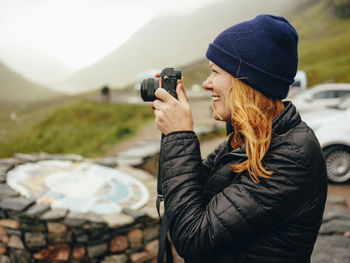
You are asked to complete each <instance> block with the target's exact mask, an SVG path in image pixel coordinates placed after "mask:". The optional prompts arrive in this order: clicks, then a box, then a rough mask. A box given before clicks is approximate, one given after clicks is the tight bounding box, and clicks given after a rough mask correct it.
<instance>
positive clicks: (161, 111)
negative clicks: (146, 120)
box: [151, 80, 193, 135]
mask: <svg viewBox="0 0 350 263" xmlns="http://www.w3.org/2000/svg"><path fill="white" fill-rule="evenodd" d="M176 93H177V98H178V99H175V98H174V97H173V96H171V95H170V94H169V93H168V92H167V91H166V90H165V89H162V88H158V89H157V90H156V92H155V96H156V97H157V98H158V99H157V100H155V101H154V102H152V103H151V107H152V109H153V110H154V114H155V116H156V120H155V121H156V125H157V127H158V129H159V130H160V131H161V132H162V133H163V134H164V135H167V134H168V133H170V132H174V131H193V118H192V111H191V107H190V104H189V103H188V99H187V96H186V92H185V88H184V86H183V83H182V80H180V81H178V84H177V87H176Z"/></svg>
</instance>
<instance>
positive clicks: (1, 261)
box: [0, 255, 11, 263]
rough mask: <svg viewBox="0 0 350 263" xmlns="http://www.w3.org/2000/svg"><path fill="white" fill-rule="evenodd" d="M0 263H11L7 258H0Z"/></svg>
mask: <svg viewBox="0 0 350 263" xmlns="http://www.w3.org/2000/svg"><path fill="white" fill-rule="evenodd" d="M0 263H11V260H10V258H9V257H8V256H3V255H1V256H0Z"/></svg>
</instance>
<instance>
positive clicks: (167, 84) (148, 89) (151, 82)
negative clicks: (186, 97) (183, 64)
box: [140, 68, 182, 101]
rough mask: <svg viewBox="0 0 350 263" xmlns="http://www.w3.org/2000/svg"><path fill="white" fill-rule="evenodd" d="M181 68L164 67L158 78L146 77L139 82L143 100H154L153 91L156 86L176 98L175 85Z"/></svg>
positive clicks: (180, 73) (179, 77)
mask: <svg viewBox="0 0 350 263" xmlns="http://www.w3.org/2000/svg"><path fill="white" fill-rule="evenodd" d="M181 77H182V72H181V70H178V69H174V68H165V69H163V70H162V72H161V73H160V78H148V79H144V80H143V81H142V82H141V88H140V92H141V97H142V99H143V101H154V100H155V99H156V96H155V95H154V93H155V92H156V90H157V89H158V88H163V89H165V90H166V91H167V92H169V93H170V94H171V95H172V96H174V97H175V98H176V99H177V95H176V86H177V80H179V79H181Z"/></svg>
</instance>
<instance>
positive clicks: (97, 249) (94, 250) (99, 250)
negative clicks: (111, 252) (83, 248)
mask: <svg viewBox="0 0 350 263" xmlns="http://www.w3.org/2000/svg"><path fill="white" fill-rule="evenodd" d="M107 251H108V243H102V244H97V245H90V246H88V247H87V252H88V255H89V258H94V257H98V256H101V255H103V254H104V253H106V252H107Z"/></svg>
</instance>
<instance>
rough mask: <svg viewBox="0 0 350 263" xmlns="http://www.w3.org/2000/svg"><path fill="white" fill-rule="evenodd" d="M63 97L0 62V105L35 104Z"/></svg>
mask: <svg viewBox="0 0 350 263" xmlns="http://www.w3.org/2000/svg"><path fill="white" fill-rule="evenodd" d="M58 96H62V93H59V92H56V91H53V90H50V89H48V88H45V87H44V86H42V85H39V84H36V83H33V82H31V81H29V80H27V79H25V78H24V77H22V76H21V75H20V74H18V73H16V72H14V71H13V70H11V69H9V68H8V67H7V66H5V65H4V64H3V63H1V62H0V103H4V102H6V103H7V102H9V103H14V102H35V101H39V100H45V99H51V98H55V97H58Z"/></svg>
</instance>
